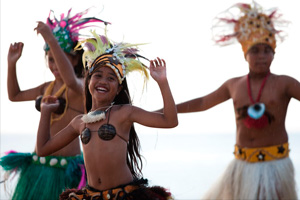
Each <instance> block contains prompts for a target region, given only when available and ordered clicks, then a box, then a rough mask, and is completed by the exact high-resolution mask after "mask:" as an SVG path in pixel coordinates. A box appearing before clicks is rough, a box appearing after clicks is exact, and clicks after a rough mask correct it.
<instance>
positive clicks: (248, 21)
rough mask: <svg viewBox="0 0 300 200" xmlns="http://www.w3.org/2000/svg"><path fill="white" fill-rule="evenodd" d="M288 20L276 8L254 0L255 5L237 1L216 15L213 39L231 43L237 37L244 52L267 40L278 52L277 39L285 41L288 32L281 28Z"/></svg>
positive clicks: (222, 43)
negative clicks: (266, 6)
mask: <svg viewBox="0 0 300 200" xmlns="http://www.w3.org/2000/svg"><path fill="white" fill-rule="evenodd" d="M236 11H237V12H236ZM287 24H288V22H287V21H284V20H282V19H281V14H279V13H278V10H277V9H276V8H273V9H270V10H265V11H263V9H262V7H261V6H260V5H258V4H257V3H256V2H254V1H253V3H252V5H251V4H244V3H238V4H235V5H234V6H232V7H230V8H229V9H227V10H226V11H225V12H223V13H220V14H219V15H218V16H217V17H216V18H215V21H214V24H213V27H212V30H213V39H214V40H215V42H216V43H217V44H220V45H227V44H231V43H232V42H233V41H234V40H235V39H237V40H238V41H239V43H240V44H241V45H242V49H243V52H244V54H245V55H246V53H247V52H248V50H249V49H250V48H251V47H252V46H254V45H255V44H259V43H264V44H268V45H269V46H270V47H271V48H272V49H273V51H274V52H275V48H276V42H277V41H283V40H284V38H285V36H286V33H285V32H284V31H283V30H279V29H282V28H285V27H287Z"/></svg>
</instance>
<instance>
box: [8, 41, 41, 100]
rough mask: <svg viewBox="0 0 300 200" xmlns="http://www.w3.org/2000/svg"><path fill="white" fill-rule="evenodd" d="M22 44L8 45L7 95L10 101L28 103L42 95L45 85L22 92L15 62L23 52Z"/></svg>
mask: <svg viewBox="0 0 300 200" xmlns="http://www.w3.org/2000/svg"><path fill="white" fill-rule="evenodd" d="M23 47H24V44H23V43H22V42H17V43H14V44H10V47H9V50H8V55H7V65H8V69H7V93H8V98H9V100H11V101H30V100H34V99H36V97H37V96H39V95H41V94H42V93H43V89H44V87H45V85H46V84H42V85H40V86H38V87H35V88H32V89H29V90H24V91H22V90H21V89H20V86H19V82H18V78H17V69H16V67H17V61H18V60H19V59H20V57H21V55H22V52H23Z"/></svg>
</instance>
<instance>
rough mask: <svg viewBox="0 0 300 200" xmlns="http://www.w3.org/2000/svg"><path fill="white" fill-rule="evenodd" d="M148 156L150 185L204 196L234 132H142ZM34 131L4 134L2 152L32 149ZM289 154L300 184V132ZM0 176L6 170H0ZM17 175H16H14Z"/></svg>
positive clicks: (189, 197)
mask: <svg viewBox="0 0 300 200" xmlns="http://www.w3.org/2000/svg"><path fill="white" fill-rule="evenodd" d="M139 137H140V141H141V146H142V154H143V156H144V158H145V161H144V168H143V175H144V177H145V178H147V179H148V180H149V183H150V185H161V186H164V187H166V188H168V189H170V191H171V192H172V194H173V195H174V197H175V199H178V200H181V199H182V200H193V199H201V197H202V195H203V194H204V193H205V191H207V190H208V189H209V188H210V186H211V185H212V184H213V183H214V182H215V181H216V180H217V178H218V177H219V176H220V175H221V174H222V172H223V170H225V168H226V167H227V165H228V164H229V162H230V161H231V160H232V159H233V154H232V152H233V146H234V141H235V135H234V134H188V133H187V134H169V133H168V134H162V133H156V134H139ZM35 141H36V136H35V135H22V134H20V135H6V134H1V146H0V152H1V156H3V155H4V152H6V151H8V150H12V149H13V150H17V151H20V152H32V150H33V148H34V145H35ZM289 142H290V149H291V152H290V157H291V159H292V161H293V163H294V167H295V170H296V181H297V183H298V196H300V193H299V188H300V187H299V184H300V145H299V144H300V133H294V134H289ZM0 175H1V180H2V179H3V171H2V170H1V174H0ZM15 179H16V178H15ZM14 184H15V181H14V180H13V181H10V182H9V183H7V184H6V186H7V191H6V192H4V184H1V185H0V186H1V190H0V192H1V193H0V199H9V195H8V192H12V190H13V187H14Z"/></svg>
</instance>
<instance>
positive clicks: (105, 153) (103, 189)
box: [37, 32, 178, 200]
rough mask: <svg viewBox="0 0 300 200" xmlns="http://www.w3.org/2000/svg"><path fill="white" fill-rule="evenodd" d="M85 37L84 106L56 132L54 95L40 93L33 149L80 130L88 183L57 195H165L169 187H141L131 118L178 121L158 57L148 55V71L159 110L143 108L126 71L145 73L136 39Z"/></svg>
mask: <svg viewBox="0 0 300 200" xmlns="http://www.w3.org/2000/svg"><path fill="white" fill-rule="evenodd" d="M93 34H94V36H95V38H94V39H87V40H85V41H83V42H81V44H82V45H83V46H84V48H85V49H86V51H85V53H84V55H83V57H84V59H83V60H84V61H86V62H87V73H86V77H85V109H86V112H88V113H87V114H84V115H78V116H77V117H75V118H74V119H73V120H72V121H71V123H70V124H69V125H68V126H66V127H65V128H64V129H63V130H61V131H60V132H59V133H58V134H56V135H51V134H50V132H49V127H50V121H51V113H52V112H54V111H55V110H56V109H57V107H58V106H59V103H58V100H57V97H55V96H51V95H50V96H48V97H46V98H44V100H43V103H42V106H41V119H40V125H39V130H38V137H37V154H38V155H39V156H47V155H50V154H52V153H53V152H55V151H58V150H59V149H61V148H63V147H65V146H66V145H68V144H70V143H71V142H73V141H74V140H76V139H77V138H78V136H80V139H81V142H82V147H83V156H84V161H85V167H86V172H87V180H88V185H87V187H86V188H84V189H83V190H79V191H76V190H70V191H67V192H65V193H63V194H62V195H61V196H60V197H61V199H89V198H91V197H94V198H95V197H97V198H98V199H141V200H142V199H158V198H159V199H170V198H171V195H170V193H168V192H166V191H165V189H163V188H161V187H158V186H155V187H151V188H149V187H146V184H147V180H145V179H142V178H141V167H139V165H138V163H139V162H140V161H141V158H140V154H139V140H138V137H137V134H136V132H135V130H134V126H133V123H139V124H142V125H144V126H149V127H157V128H172V127H175V126H177V123H178V121H177V112H176V107H175V103H174V100H173V97H172V94H171V91H170V88H169V84H168V80H167V76H166V64H165V61H164V60H163V59H160V58H157V59H155V60H154V61H150V68H149V69H150V74H151V76H152V78H153V79H154V80H155V81H156V82H157V83H158V85H159V87H160V90H161V93H162V98H163V102H164V110H163V112H162V113H156V112H148V111H145V110H143V109H141V108H138V107H135V106H133V105H131V103H130V96H129V91H128V87H127V83H126V78H125V77H126V75H127V74H128V73H129V72H131V71H136V70H139V71H141V73H142V74H143V75H144V76H145V77H146V78H147V76H148V74H147V71H146V67H145V66H144V65H143V64H142V63H141V62H140V61H139V59H138V55H137V49H136V48H135V45H130V44H126V43H117V44H113V43H112V42H110V41H109V40H108V38H107V37H106V36H98V35H97V34H96V33H95V32H93Z"/></svg>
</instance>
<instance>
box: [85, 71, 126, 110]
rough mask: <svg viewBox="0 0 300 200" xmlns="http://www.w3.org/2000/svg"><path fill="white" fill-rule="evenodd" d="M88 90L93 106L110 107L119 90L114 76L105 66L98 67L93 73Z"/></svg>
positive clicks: (119, 87)
mask: <svg viewBox="0 0 300 200" xmlns="http://www.w3.org/2000/svg"><path fill="white" fill-rule="evenodd" d="M88 88H89V92H90V94H91V96H92V101H93V106H94V105H95V106H97V105H98V106H107V105H110V104H111V103H112V102H113V100H114V98H115V97H116V95H117V94H118V93H119V92H120V90H121V86H120V85H119V81H118V78H117V76H116V74H115V73H114V72H113V70H112V69H111V68H110V67H106V66H104V67H98V68H97V69H96V70H95V71H94V72H93V74H92V75H91V78H90V80H89V85H88ZM93 109H95V108H93Z"/></svg>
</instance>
